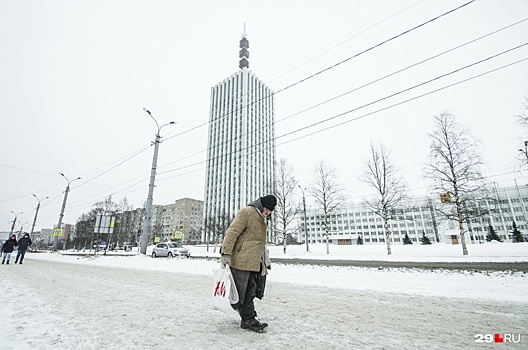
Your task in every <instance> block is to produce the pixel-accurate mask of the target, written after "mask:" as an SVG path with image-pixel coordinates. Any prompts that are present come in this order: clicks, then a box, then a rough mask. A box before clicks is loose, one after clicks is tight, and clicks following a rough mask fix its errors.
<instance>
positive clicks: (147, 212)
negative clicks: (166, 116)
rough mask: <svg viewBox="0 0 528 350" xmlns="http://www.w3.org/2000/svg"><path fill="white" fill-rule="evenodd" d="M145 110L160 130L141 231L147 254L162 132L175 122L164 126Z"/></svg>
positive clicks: (141, 248)
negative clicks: (165, 127)
mask: <svg viewBox="0 0 528 350" xmlns="http://www.w3.org/2000/svg"><path fill="white" fill-rule="evenodd" d="M143 110H144V111H145V113H147V114H148V115H149V116H150V117H151V118H152V120H154V122H155V123H156V127H157V128H158V131H157V133H156V140H155V141H154V155H153V157H152V169H151V171H150V183H149V190H148V197H147V204H146V207H145V220H144V221H143V230H142V231H141V240H140V253H141V254H147V245H148V233H149V229H150V222H151V218H152V201H153V198H152V196H153V194H154V182H155V181H156V167H157V166H158V150H159V144H160V143H161V136H160V132H161V129H162V128H163V127H164V126H166V125H171V124H175V122H170V123H167V124H163V125H162V126H159V124H158V121H157V120H156V118H154V117H153V116H152V114H151V113H150V111H149V110H148V109H146V108H144V107H143Z"/></svg>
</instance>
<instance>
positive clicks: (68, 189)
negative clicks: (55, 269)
mask: <svg viewBox="0 0 528 350" xmlns="http://www.w3.org/2000/svg"><path fill="white" fill-rule="evenodd" d="M59 174H60V175H61V176H62V177H63V178H65V179H66V181H67V182H68V185H67V186H66V191H64V199H63V200H62V208H61V212H60V214H59V222H58V223H57V228H58V229H60V228H61V225H62V218H63V217H64V209H65V208H66V200H67V199H68V192H70V184H71V183H72V182H73V181H75V180H80V178H81V177H80V176H79V177H78V178H76V179H73V180H71V181H70V180H68V178H67V177H66V176H64V174H63V173H59ZM53 236H54V237H53V249H58V247H59V236H58V235H55V234H54V235H53Z"/></svg>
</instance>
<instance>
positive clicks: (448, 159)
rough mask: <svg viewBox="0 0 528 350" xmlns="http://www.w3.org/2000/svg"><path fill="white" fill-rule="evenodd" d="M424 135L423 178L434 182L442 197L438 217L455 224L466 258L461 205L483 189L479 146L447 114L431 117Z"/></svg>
mask: <svg viewBox="0 0 528 350" xmlns="http://www.w3.org/2000/svg"><path fill="white" fill-rule="evenodd" d="M428 135H429V137H430V138H431V145H430V156H429V160H428V162H427V163H426V165H425V168H424V175H425V177H428V178H430V179H432V180H434V183H435V190H438V191H440V193H441V194H443V197H442V198H443V200H442V202H444V205H443V207H442V209H440V213H441V214H443V215H444V216H445V217H446V218H447V219H449V220H454V221H456V222H458V227H459V231H460V240H461V242H462V253H463V255H467V254H468V250H467V245H466V236H465V231H464V222H465V221H467V219H468V213H469V212H468V211H467V210H466V208H467V206H466V207H465V203H466V202H467V201H469V200H470V199H472V200H474V197H475V194H476V193H477V192H478V191H481V190H482V188H483V183H482V174H481V171H480V166H481V165H482V160H481V157H480V147H479V142H478V141H476V140H475V139H473V138H472V136H471V134H470V132H469V130H468V129H467V128H466V127H464V126H462V125H461V124H459V123H458V122H457V121H456V118H455V116H454V115H452V114H450V113H447V112H443V113H441V114H439V115H437V116H434V131H433V132H432V133H430V134H428ZM453 200H454V203H453ZM453 204H454V205H453Z"/></svg>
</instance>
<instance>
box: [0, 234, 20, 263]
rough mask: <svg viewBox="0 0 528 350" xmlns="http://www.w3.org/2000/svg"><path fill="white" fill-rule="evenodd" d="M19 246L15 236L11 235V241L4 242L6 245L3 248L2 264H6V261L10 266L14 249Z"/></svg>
mask: <svg viewBox="0 0 528 350" xmlns="http://www.w3.org/2000/svg"><path fill="white" fill-rule="evenodd" d="M17 245H18V242H17V239H16V236H15V235H11V237H9V239H8V240H7V241H5V242H4V245H3V246H2V264H4V263H5V262H6V260H7V263H8V264H9V260H10V259H11V253H13V249H14V247H16V246H17Z"/></svg>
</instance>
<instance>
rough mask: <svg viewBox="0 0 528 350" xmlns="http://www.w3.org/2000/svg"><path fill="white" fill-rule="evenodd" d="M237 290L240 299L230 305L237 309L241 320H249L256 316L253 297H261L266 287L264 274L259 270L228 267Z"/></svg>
mask: <svg viewBox="0 0 528 350" xmlns="http://www.w3.org/2000/svg"><path fill="white" fill-rule="evenodd" d="M230 269H231V273H232V274H233V278H234V279H235V284H236V287H237V291H238V297H239V299H240V301H239V302H238V303H236V304H233V305H231V306H232V307H233V309H235V310H237V311H238V313H239V314H240V317H241V318H242V321H247V320H251V319H253V318H255V317H257V313H256V312H255V304H254V303H253V301H254V300H255V297H257V298H259V299H262V297H263V296H264V289H265V287H266V276H262V274H261V272H260V271H259V272H253V271H243V270H238V269H235V268H234V267H230Z"/></svg>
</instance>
